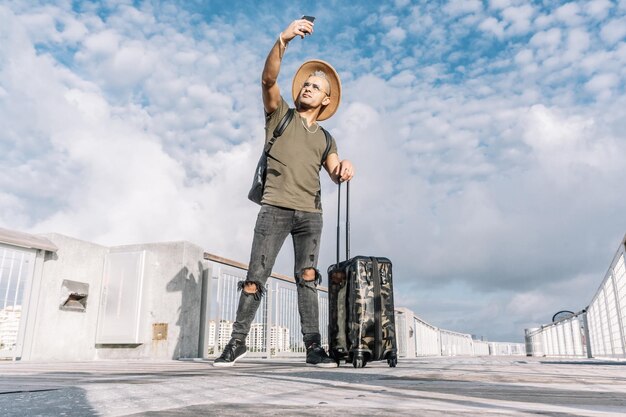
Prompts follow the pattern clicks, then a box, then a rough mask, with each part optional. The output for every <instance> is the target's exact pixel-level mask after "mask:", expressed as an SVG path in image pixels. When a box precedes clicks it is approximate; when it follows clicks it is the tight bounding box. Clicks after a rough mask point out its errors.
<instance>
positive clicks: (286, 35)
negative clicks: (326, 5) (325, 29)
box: [280, 19, 313, 42]
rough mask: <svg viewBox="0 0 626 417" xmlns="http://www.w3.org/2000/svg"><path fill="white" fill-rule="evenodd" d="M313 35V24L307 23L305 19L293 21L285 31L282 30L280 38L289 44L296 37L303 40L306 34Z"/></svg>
mask: <svg viewBox="0 0 626 417" xmlns="http://www.w3.org/2000/svg"><path fill="white" fill-rule="evenodd" d="M312 33H313V22H309V21H308V20H305V19H297V20H294V21H293V22H291V23H290V24H289V26H287V29H285V30H283V31H282V33H281V34H280V37H281V38H282V40H283V41H284V42H289V41H290V40H292V39H293V38H295V37H296V36H300V37H301V38H304V36H305V35H306V34H312Z"/></svg>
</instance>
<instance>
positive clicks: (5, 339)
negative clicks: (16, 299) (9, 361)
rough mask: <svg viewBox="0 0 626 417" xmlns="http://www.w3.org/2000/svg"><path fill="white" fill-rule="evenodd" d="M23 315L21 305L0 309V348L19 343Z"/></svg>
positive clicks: (7, 347)
mask: <svg viewBox="0 0 626 417" xmlns="http://www.w3.org/2000/svg"><path fill="white" fill-rule="evenodd" d="M21 317H22V306H20V305H18V306H15V307H6V308H4V309H2V310H0V349H11V348H13V347H14V346H15V344H16V343H17V333H18V330H19V328H20V318H21Z"/></svg>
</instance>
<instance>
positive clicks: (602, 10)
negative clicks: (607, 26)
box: [585, 0, 613, 20]
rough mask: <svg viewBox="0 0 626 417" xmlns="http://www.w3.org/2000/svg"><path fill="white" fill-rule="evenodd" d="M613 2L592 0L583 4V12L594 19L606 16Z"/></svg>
mask: <svg viewBox="0 0 626 417" xmlns="http://www.w3.org/2000/svg"><path fill="white" fill-rule="evenodd" d="M612 7H613V4H612V3H611V2H610V1H609V0H593V1H590V2H588V3H587V4H586V5H585V12H586V13H587V14H588V15H589V16H592V17H593V18H595V19H598V20H602V19H604V18H606V16H607V15H608V13H609V11H610V10H611V8H612Z"/></svg>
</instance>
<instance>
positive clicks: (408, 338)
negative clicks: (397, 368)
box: [396, 307, 526, 358]
mask: <svg viewBox="0 0 626 417" xmlns="http://www.w3.org/2000/svg"><path fill="white" fill-rule="evenodd" d="M396 335H397V339H398V356H400V357H401V358H402V357H408V358H412V357H420V356H488V355H507V356H508V355H524V354H525V353H526V350H525V347H524V344H523V343H507V342H489V341H485V340H476V339H474V338H472V335H470V334H467V333H459V332H454V331H452V330H446V329H440V328H438V327H436V326H433V325H432V324H429V323H427V322H426V321H424V320H423V319H421V318H419V317H418V316H416V315H415V313H413V312H412V311H411V310H409V309H407V308H403V307H399V308H397V309H396Z"/></svg>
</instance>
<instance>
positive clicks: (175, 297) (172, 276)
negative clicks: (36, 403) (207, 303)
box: [22, 234, 208, 361]
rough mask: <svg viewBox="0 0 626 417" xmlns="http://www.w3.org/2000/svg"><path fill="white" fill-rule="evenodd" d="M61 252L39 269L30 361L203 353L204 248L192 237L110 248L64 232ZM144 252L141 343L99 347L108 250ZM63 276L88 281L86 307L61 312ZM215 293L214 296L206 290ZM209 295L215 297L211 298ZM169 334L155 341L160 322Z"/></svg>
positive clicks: (28, 339) (28, 334)
mask: <svg viewBox="0 0 626 417" xmlns="http://www.w3.org/2000/svg"><path fill="white" fill-rule="evenodd" d="M46 237H47V238H48V239H50V240H51V241H52V242H53V243H54V244H55V245H56V246H57V247H58V248H59V249H58V251H57V252H56V253H48V254H47V255H46V258H45V261H44V262H43V267H42V268H41V272H40V273H39V274H35V276H34V278H33V285H32V291H31V298H30V308H29V317H28V327H27V329H26V331H25V343H24V354H23V356H22V359H24V360H59V361H60V360H72V361H77V360H94V359H139V358H149V359H178V358H189V357H198V356H199V355H198V349H199V347H198V344H199V343H198V342H199V337H200V327H201V326H200V317H201V311H200V309H201V299H202V277H203V273H205V271H206V269H207V266H206V261H204V260H203V257H204V251H203V250H202V249H201V248H200V247H198V246H195V245H193V244H191V243H188V242H172V243H157V244H145V245H128V246H116V247H110V248H109V247H104V246H101V245H96V244H93V243H89V242H84V241H81V240H78V239H74V238H70V237H67V236H63V235H58V234H50V235H46ZM136 251H145V253H146V258H145V267H144V274H143V276H144V287H143V302H142V303H141V308H140V317H141V321H140V330H139V332H140V337H139V339H140V342H141V343H138V344H132V345H131V344H123V345H122V344H117V345H110V344H96V331H97V325H98V320H99V308H100V297H101V294H102V285H103V274H104V265H105V259H106V256H107V254H109V253H124V252H136ZM63 280H71V281H77V282H81V283H87V284H89V296H88V299H87V308H86V311H85V312H76V311H64V310H61V309H59V305H60V302H61V299H60V298H61V294H62V293H61V289H62V283H63ZM207 295H208V294H207ZM207 299H208V298H207ZM155 323H161V324H167V334H166V335H164V337H162V338H160V339H158V340H153V324H155Z"/></svg>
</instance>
